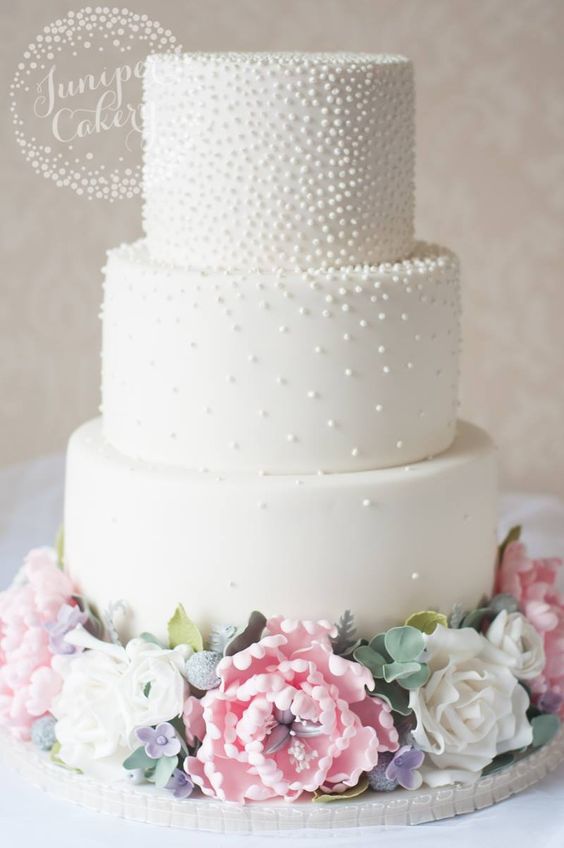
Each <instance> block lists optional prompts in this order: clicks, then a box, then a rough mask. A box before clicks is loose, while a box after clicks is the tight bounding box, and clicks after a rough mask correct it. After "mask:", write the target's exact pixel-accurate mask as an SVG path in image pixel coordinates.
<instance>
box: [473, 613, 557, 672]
mask: <svg viewBox="0 0 564 848" xmlns="http://www.w3.org/2000/svg"><path fill="white" fill-rule="evenodd" d="M486 639H487V641H488V643H489V644H488V646H487V647H486V648H485V650H484V656H486V657H487V658H488V659H489V660H491V661H492V662H497V663H499V664H500V665H505V666H507V668H510V669H511V671H512V672H513V674H514V675H515V677H518V678H519V680H533V679H534V678H535V677H538V676H539V674H540V673H541V672H542V670H543V668H544V666H545V662H546V660H545V654H544V646H543V639H542V636H541V635H540V633H538V631H537V630H535V628H534V627H533V625H532V624H531V623H530V622H529V621H527V619H526V618H525V616H524V615H521V613H520V612H511V613H509V612H507V610H503V611H502V612H500V613H499V615H497V616H496V617H495V618H494V620H493V621H492V623H491V624H490V627H489V629H488V632H487V633H486Z"/></svg>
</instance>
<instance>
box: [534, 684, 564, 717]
mask: <svg viewBox="0 0 564 848" xmlns="http://www.w3.org/2000/svg"><path fill="white" fill-rule="evenodd" d="M537 706H538V708H539V710H541V711H542V712H543V713H554V714H555V715H557V714H558V713H559V712H560V707H561V706H562V695H559V694H558V692H553V691H552V690H550V689H549V690H548V692H543V694H542V695H541V696H540V698H539V700H538V702H537Z"/></svg>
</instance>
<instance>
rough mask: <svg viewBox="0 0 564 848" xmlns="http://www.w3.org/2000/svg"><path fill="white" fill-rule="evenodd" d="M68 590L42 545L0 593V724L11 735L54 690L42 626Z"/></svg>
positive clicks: (45, 708)
mask: <svg viewBox="0 0 564 848" xmlns="http://www.w3.org/2000/svg"><path fill="white" fill-rule="evenodd" d="M71 595H72V586H71V583H70V580H69V578H68V577H67V576H66V574H64V572H63V571H61V569H60V568H59V567H58V566H57V560H56V556H55V553H54V552H53V551H50V550H48V549H36V550H33V551H31V552H30V553H29V554H28V556H27V557H26V560H25V562H24V565H23V568H22V571H21V572H20V574H19V575H18V577H17V578H16V580H15V581H14V583H13V585H12V586H11V587H10V588H9V589H7V590H6V591H4V592H2V593H0V725H3V726H5V727H8V728H9V729H10V731H11V732H12V733H13V735H14V736H16V737H17V738H20V739H28V738H29V735H30V729H31V725H32V724H33V722H34V721H35V719H36V718H38V717H39V716H42V715H44V714H45V713H47V712H49V710H50V708H51V705H52V703H53V699H54V697H55V696H56V695H57V694H58V692H59V690H60V687H61V678H60V676H59V674H58V673H57V672H56V671H55V670H54V669H53V668H52V660H53V654H52V653H51V650H50V648H49V634H48V632H47V630H46V627H45V625H47V624H52V623H53V622H54V621H56V619H57V615H58V613H59V610H60V609H61V607H62V606H63V605H64V604H68V603H73V601H72V598H71Z"/></svg>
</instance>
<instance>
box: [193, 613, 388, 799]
mask: <svg viewBox="0 0 564 848" xmlns="http://www.w3.org/2000/svg"><path fill="white" fill-rule="evenodd" d="M333 633H334V631H333V628H332V627H331V625H329V624H328V623H327V622H310V621H289V620H286V619H282V618H272V619H270V621H269V622H268V624H267V630H266V635H265V636H264V637H263V638H262V639H261V640H260V641H259V642H257V643H255V644H253V645H251V646H250V647H248V648H246V649H245V650H243V651H240V652H239V653H237V654H235V655H233V656H231V657H224V658H223V660H221V662H220V663H219V666H218V670H217V671H218V676H219V678H220V680H221V684H220V686H219V688H217V689H212V690H210V691H209V692H207V693H206V695H205V696H204V697H203V698H202V700H201V707H202V708H203V722H204V725H205V731H206V732H205V734H204V738H203V742H202V745H201V747H200V748H199V750H198V752H197V754H196V756H194V757H188V758H187V759H186V762H185V768H186V771H187V772H188V774H189V775H190V777H191V778H192V780H193V781H194V783H195V784H196V785H197V786H199V787H200V788H201V789H202V791H203V792H204V793H205V794H206V795H210V796H213V797H216V798H220V799H221V800H227V801H239V802H244V801H246V800H253V801H264V800H266V799H268V798H275V797H282V798H286V799H288V800H295V799H296V798H298V797H299V796H300V795H301V794H302V792H313V791H315V790H316V789H319V788H320V787H323V789H324V791H341V790H342V789H343V788H346V787H349V786H355V785H356V783H358V780H359V778H360V776H361V774H362V773H363V772H365V771H369V770H370V769H372V768H373V767H374V766H375V765H376V764H377V762H378V754H379V752H380V751H395V750H397V748H398V733H397V731H396V729H395V727H394V724H393V720H392V715H391V710H390V708H389V706H388V705H387V704H385V703H384V702H383V701H381V700H380V699H378V698H371V697H369V696H368V695H367V692H366V687H369V688H370V687H372V686H373V682H374V681H373V679H372V675H371V674H370V672H369V671H368V669H366V668H364V667H363V666H361V665H359V664H358V663H355V662H352V661H350V660H347V659H344V658H343V657H340V656H337V655H336V654H334V653H333V650H332V646H331V642H330V638H329V637H330V636H331V635H333ZM189 700H190V699H189ZM191 715H193V716H194V719H195V724H199V723H200V722H201V713H200V712H199V710H198V709H197V708H195V706H194V705H191V706H190V707H189V709H188V710H185V713H184V720H185V722H186V724H187V730H188V732H189V734H190V735H191V736H198V732H197V729H196V727H195V726H193V725H192V722H191Z"/></svg>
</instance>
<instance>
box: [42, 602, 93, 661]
mask: <svg viewBox="0 0 564 848" xmlns="http://www.w3.org/2000/svg"><path fill="white" fill-rule="evenodd" d="M87 621H88V614H87V613H86V612H83V611H82V610H81V609H80V607H79V606H71V605H70V604H63V606H62V607H61V608H60V610H59V612H58V614H57V618H56V619H55V621H52V622H50V623H49V624H46V625H45V629H46V630H47V633H48V634H49V650H50V651H51V653H52V654H74V653H76V652H77V651H80V650H82V649H81V648H76V647H75V646H74V645H70V644H69V643H68V642H67V641H66V640H65V636H66V635H67V633H70V632H71V630H75V629H76V628H77V627H79V625H84V624H86V622H87Z"/></svg>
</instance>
